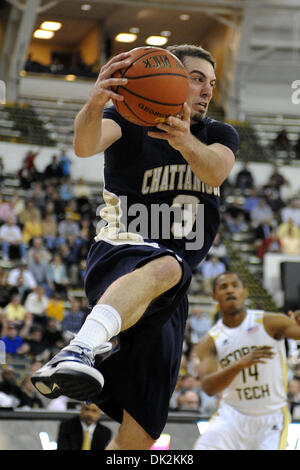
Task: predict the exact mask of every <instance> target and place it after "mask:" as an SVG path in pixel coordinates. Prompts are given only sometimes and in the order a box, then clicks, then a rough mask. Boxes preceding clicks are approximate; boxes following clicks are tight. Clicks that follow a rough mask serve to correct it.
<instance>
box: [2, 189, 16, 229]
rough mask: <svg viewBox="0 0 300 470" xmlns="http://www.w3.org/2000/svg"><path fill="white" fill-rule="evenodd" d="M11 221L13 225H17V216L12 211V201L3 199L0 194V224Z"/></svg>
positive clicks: (6, 198)
mask: <svg viewBox="0 0 300 470" xmlns="http://www.w3.org/2000/svg"><path fill="white" fill-rule="evenodd" d="M8 220H12V221H13V224H16V223H17V214H16V213H15V211H14V205H13V201H12V199H10V198H8V197H3V196H2V194H1V193H0V223H7V222H8Z"/></svg>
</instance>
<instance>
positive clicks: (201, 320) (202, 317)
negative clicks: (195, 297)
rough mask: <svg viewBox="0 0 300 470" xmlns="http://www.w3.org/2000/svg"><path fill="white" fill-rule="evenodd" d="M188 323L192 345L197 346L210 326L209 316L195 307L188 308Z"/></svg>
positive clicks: (198, 307)
mask: <svg viewBox="0 0 300 470" xmlns="http://www.w3.org/2000/svg"><path fill="white" fill-rule="evenodd" d="M188 322H189V325H190V328H191V342H192V344H197V343H198V342H199V340H200V338H202V336H204V335H205V334H206V333H207V331H208V330H209V328H210V327H211V326H212V321H211V317H210V315H209V314H208V313H206V312H204V311H203V310H202V308H201V307H200V306H197V305H195V306H192V307H191V308H190V312H189V316H188Z"/></svg>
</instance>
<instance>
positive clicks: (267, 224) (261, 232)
mask: <svg viewBox="0 0 300 470" xmlns="http://www.w3.org/2000/svg"><path fill="white" fill-rule="evenodd" d="M273 228H275V224H274V223H273V221H272V219H270V217H266V218H265V219H264V220H263V221H262V222H261V223H260V224H259V225H258V226H257V227H256V228H255V240H256V242H258V243H260V242H261V240H264V239H265V238H269V236H270V234H271V231H272V229H273Z"/></svg>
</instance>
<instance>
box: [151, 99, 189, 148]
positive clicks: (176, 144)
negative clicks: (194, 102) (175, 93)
mask: <svg viewBox="0 0 300 470" xmlns="http://www.w3.org/2000/svg"><path fill="white" fill-rule="evenodd" d="M190 122H191V110H190V108H189V106H188V105H187V103H184V105H183V110H182V114H181V115H177V116H169V117H168V119H167V121H166V122H161V123H159V124H157V126H156V127H157V128H158V129H159V130H161V131H163V132H155V131H149V132H148V135H149V136H150V137H154V138H156V139H162V140H167V141H168V142H169V144H170V145H171V147H173V148H174V149H175V150H179V151H181V150H182V149H184V148H186V147H187V146H188V144H189V142H190V140H191V138H192V134H191V131H190Z"/></svg>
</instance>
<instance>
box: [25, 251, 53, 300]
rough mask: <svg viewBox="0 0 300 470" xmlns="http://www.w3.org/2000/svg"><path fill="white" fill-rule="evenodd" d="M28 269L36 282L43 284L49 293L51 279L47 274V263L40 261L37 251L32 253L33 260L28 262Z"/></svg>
mask: <svg viewBox="0 0 300 470" xmlns="http://www.w3.org/2000/svg"><path fill="white" fill-rule="evenodd" d="M28 270H29V271H30V272H31V274H32V275H33V277H34V279H35V282H36V284H38V285H40V286H43V287H44V288H45V289H46V291H47V293H48V294H49V293H50V284H51V281H52V279H51V277H50V275H49V268H48V264H47V263H46V262H45V261H41V256H40V254H39V253H34V254H33V260H32V261H31V262H30V263H29V264H28Z"/></svg>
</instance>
